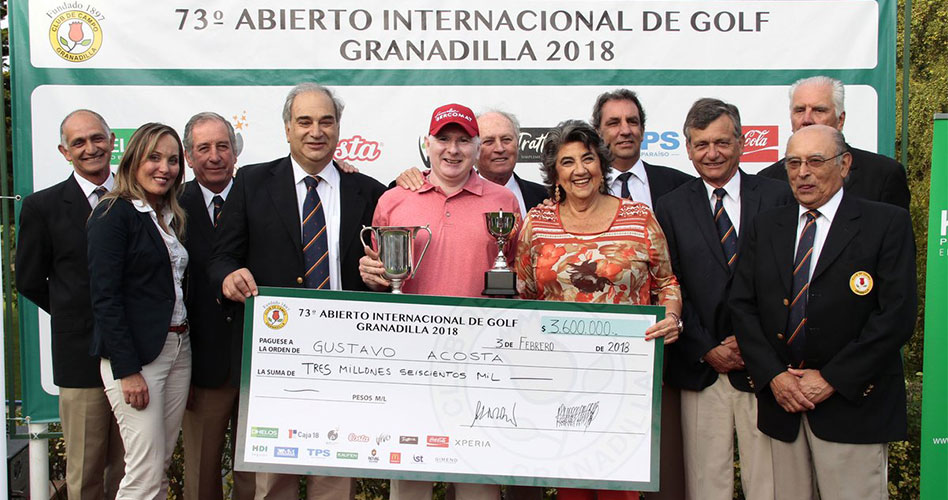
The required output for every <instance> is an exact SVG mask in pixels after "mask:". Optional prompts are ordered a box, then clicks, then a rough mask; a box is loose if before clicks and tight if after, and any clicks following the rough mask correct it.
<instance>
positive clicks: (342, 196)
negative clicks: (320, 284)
mask: <svg viewBox="0 0 948 500" xmlns="http://www.w3.org/2000/svg"><path fill="white" fill-rule="evenodd" d="M333 168H335V167H334V166H333ZM339 203H340V208H341V212H340V215H339V253H340V255H341V254H342V253H343V252H345V251H346V250H347V249H348V248H349V245H350V244H351V243H352V241H353V240H354V239H355V238H358V237H359V234H360V232H361V231H362V224H361V223H360V221H361V220H362V216H363V214H364V213H365V207H366V206H367V205H368V200H366V199H365V197H364V196H362V190H361V189H360V188H359V184H358V182H356V179H355V177H354V176H352V175H349V174H342V173H340V175H339Z"/></svg>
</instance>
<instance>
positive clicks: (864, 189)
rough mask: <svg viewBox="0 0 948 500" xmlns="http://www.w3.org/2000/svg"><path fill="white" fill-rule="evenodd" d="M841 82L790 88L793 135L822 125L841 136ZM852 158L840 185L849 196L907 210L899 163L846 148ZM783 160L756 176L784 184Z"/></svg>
mask: <svg viewBox="0 0 948 500" xmlns="http://www.w3.org/2000/svg"><path fill="white" fill-rule="evenodd" d="M844 98H845V87H844V86H843V82H841V81H839V80H837V79H835V78H830V77H828V76H812V77H809V78H803V79H801V80H797V81H796V82H795V83H794V84H793V85H791V86H790V126H791V128H792V129H793V132H796V131H798V130H800V129H801V128H803V127H806V126H809V125H814V124H822V125H828V126H830V127H833V128H835V129H836V130H839V131H840V132H842V130H843V123H845V121H846V111H845V109H844ZM846 149H847V151H848V152H849V154H850V155H851V156H852V165H851V166H850V168H849V175H847V176H846V179H845V180H844V181H843V185H844V186H845V187H846V191H847V192H849V194H853V195H856V196H859V197H860V198H865V199H867V200H873V201H882V202H885V203H891V204H892V205H896V206H900V207H902V208H904V209H906V210H908V209H909V202H910V201H911V194H910V193H909V189H908V182H907V180H906V177H905V167H903V166H902V164H901V163H899V162H897V161H895V160H893V159H892V158H889V157H887V156H883V155H880V154H876V153H872V152H869V151H865V150H862V149H859V148H854V147H852V146H850V145H848V144H847V145H846ZM783 162H784V160H780V161H778V162H777V163H774V164H773V165H771V166H769V167H767V168H765V169H763V170H761V171H760V172H759V173H758V175H763V176H764V177H770V178H772V179H778V180H783V181H786V180H787V171H786V169H784V164H783Z"/></svg>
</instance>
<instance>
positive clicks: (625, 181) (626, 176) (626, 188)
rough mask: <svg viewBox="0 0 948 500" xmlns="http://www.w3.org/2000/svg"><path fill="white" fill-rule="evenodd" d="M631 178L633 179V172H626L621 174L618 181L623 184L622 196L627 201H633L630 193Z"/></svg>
mask: <svg viewBox="0 0 948 500" xmlns="http://www.w3.org/2000/svg"><path fill="white" fill-rule="evenodd" d="M629 177H632V172H626V173H624V174H619V177H617V178H616V179H617V180H618V181H619V182H621V183H622V192H621V195H622V197H623V198H625V199H627V200H631V199H632V192H631V191H629Z"/></svg>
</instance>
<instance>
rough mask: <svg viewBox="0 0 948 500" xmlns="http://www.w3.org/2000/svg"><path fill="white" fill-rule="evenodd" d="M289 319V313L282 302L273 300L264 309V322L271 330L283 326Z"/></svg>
mask: <svg viewBox="0 0 948 500" xmlns="http://www.w3.org/2000/svg"><path fill="white" fill-rule="evenodd" d="M287 321H289V314H288V313H287V312H286V306H285V305H284V304H282V303H279V302H272V303H270V304H267V308H266V309H264V310H263V323H264V324H265V325H267V327H268V328H270V329H271V330H279V329H280V328H283V327H284V326H286V322H287Z"/></svg>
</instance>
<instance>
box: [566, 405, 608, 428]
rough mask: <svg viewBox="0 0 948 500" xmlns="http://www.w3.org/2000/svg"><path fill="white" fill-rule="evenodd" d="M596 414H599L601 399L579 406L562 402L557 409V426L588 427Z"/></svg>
mask: <svg viewBox="0 0 948 500" xmlns="http://www.w3.org/2000/svg"><path fill="white" fill-rule="evenodd" d="M596 415H599V401H596V402H595V403H589V404H585V405H579V406H566V405H564V404H561V405H560V407H559V409H558V410H557V411H556V426H557V427H583V428H586V429H588V428H589V425H590V424H592V421H593V420H595V418H596Z"/></svg>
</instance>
